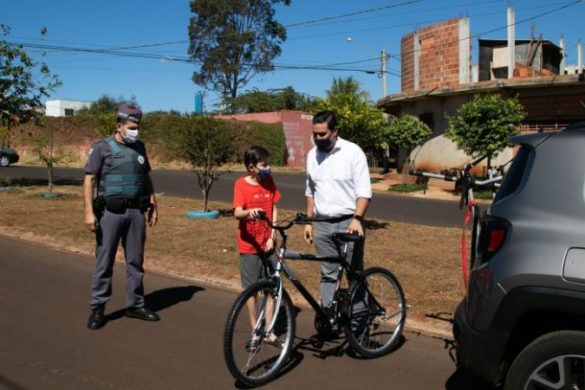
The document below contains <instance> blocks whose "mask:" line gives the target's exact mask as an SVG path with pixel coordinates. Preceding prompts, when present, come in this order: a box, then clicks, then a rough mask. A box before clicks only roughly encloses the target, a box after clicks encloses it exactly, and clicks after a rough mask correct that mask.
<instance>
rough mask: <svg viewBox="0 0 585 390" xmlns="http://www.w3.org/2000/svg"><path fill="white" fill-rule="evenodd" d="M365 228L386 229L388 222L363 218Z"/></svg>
mask: <svg viewBox="0 0 585 390" xmlns="http://www.w3.org/2000/svg"><path fill="white" fill-rule="evenodd" d="M365 225H366V230H378V229H384V230H386V229H388V225H389V223H388V222H380V221H377V220H375V219H366V220H365Z"/></svg>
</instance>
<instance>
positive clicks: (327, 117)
mask: <svg viewBox="0 0 585 390" xmlns="http://www.w3.org/2000/svg"><path fill="white" fill-rule="evenodd" d="M318 123H327V128H328V129H329V130H335V129H337V117H336V116H335V113H334V112H333V111H330V110H324V111H320V112H318V113H316V114H315V115H313V124H314V125H315V124H318Z"/></svg>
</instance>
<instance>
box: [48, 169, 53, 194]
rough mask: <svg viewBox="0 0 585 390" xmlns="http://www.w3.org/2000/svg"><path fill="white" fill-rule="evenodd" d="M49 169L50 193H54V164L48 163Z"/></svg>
mask: <svg viewBox="0 0 585 390" xmlns="http://www.w3.org/2000/svg"><path fill="white" fill-rule="evenodd" d="M47 170H48V174H49V194H52V193H53V164H52V163H49V164H47Z"/></svg>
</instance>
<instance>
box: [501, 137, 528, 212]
mask: <svg viewBox="0 0 585 390" xmlns="http://www.w3.org/2000/svg"><path fill="white" fill-rule="evenodd" d="M532 150H533V149H532V148H530V147H528V146H523V147H521V148H520V150H518V153H516V157H514V161H513V162H512V166H510V170H509V171H508V173H507V174H506V177H505V178H504V182H503V183H502V187H501V188H500V191H498V194H497V195H496V199H494V203H495V202H498V201H499V200H502V199H504V198H505V197H507V196H508V195H510V194H512V193H513V192H514V191H516V190H517V189H518V186H519V185H520V183H521V182H522V178H524V176H525V175H526V174H528V172H527V169H526V168H527V166H528V160H529V158H530V155H531V154H532Z"/></svg>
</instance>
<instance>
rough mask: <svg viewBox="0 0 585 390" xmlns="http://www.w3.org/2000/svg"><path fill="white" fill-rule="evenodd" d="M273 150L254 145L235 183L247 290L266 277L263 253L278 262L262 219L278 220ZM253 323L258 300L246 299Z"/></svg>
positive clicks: (255, 338)
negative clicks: (263, 217) (264, 215)
mask: <svg viewBox="0 0 585 390" xmlns="http://www.w3.org/2000/svg"><path fill="white" fill-rule="evenodd" d="M269 159H270V153H269V152H268V151H267V150H266V149H264V148H263V147H261V146H251V147H249V148H248V150H246V152H245V153H244V165H245V166H246V170H247V174H246V175H245V176H242V177H240V178H239V179H237V180H236V183H235V184H234V216H235V217H236V219H237V220H239V224H238V232H237V240H238V250H239V252H240V277H241V280H242V288H244V289H246V288H248V287H249V286H250V285H252V284H253V283H255V282H257V281H258V280H260V278H262V277H265V276H266V275H265V273H264V266H263V262H262V256H265V255H266V256H268V259H269V261H271V262H273V263H275V262H276V256H275V255H274V231H273V229H272V228H270V226H269V225H268V224H267V222H266V221H265V220H263V219H258V215H259V212H260V211H262V212H264V213H265V214H266V217H267V218H268V219H270V220H271V221H273V223H275V222H276V219H277V211H276V203H277V202H278V201H279V200H280V191H279V190H278V188H276V184H275V183H274V180H273V179H272V176H271V173H270V165H269ZM246 307H247V309H248V314H249V317H250V324H251V326H252V328H254V326H255V325H256V300H255V299H253V298H250V299H249V300H248V302H246ZM271 312H272V310H271V308H268V309H267V321H269V320H270V317H271ZM265 341H267V342H269V343H272V344H276V345H278V339H277V338H276V336H275V335H274V334H271V335H270V336H269V337H268V338H266V339H265ZM259 344H260V340H259V337H258V336H256V335H254V336H253V337H252V339H251V340H250V341H249V342H248V344H247V345H246V348H247V349H248V350H249V351H251V352H252V351H254V350H255V349H256V348H258V346H259Z"/></svg>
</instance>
